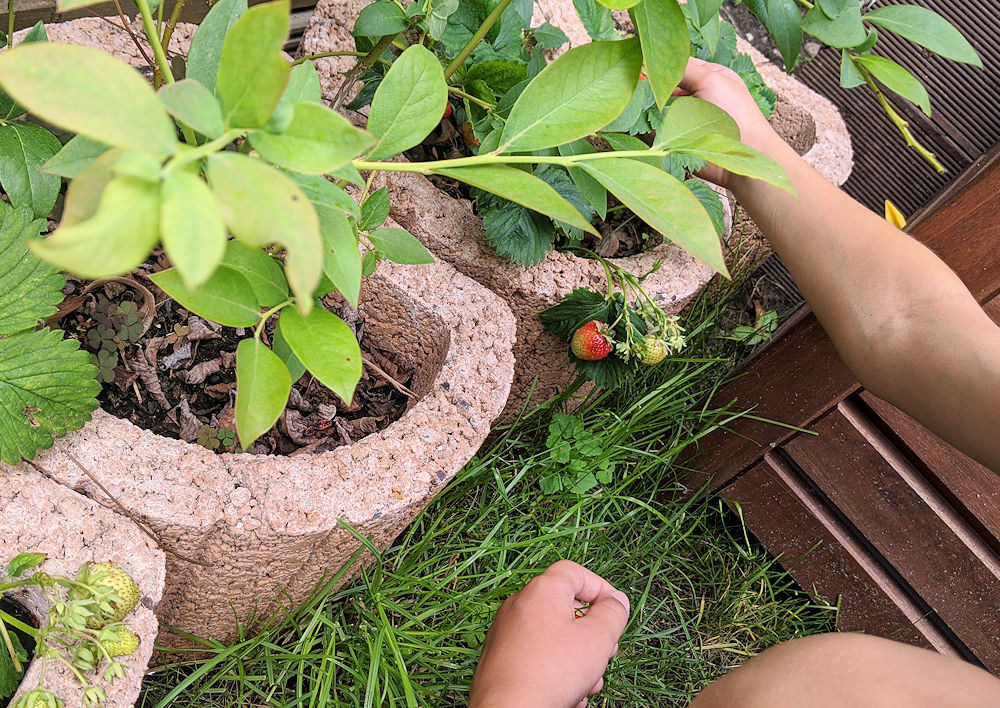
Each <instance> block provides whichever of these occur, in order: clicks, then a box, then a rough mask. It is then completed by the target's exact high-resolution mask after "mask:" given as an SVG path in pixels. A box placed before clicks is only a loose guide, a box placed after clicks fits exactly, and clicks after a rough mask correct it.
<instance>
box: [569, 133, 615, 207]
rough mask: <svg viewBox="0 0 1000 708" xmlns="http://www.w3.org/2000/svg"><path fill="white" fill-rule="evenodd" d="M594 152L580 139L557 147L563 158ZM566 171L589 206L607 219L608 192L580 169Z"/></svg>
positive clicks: (591, 146) (588, 144) (589, 145)
mask: <svg viewBox="0 0 1000 708" xmlns="http://www.w3.org/2000/svg"><path fill="white" fill-rule="evenodd" d="M595 152H597V148H595V147H594V146H593V145H591V144H590V142H589V141H587V140H584V139H582V138H581V139H580V140H574V141H573V142H571V143H566V144H565V145H560V146H559V154H560V155H564V156H565V155H584V154H591V153H595ZM566 171H567V172H568V173H569V176H570V179H572V180H573V184H575V185H576V188H577V189H579V190H580V192H581V193H582V194H583V196H584V198H585V199H586V200H587V202H588V203H589V204H590V206H592V207H594V210H595V211H596V212H597V214H598V215H599V216H600V217H601V218H602V219H605V218H607V216H608V190H606V189H605V188H604V187H603V186H602V185H601V183H600V182H598V181H597V180H596V179H594V178H593V177H591V176H590V175H589V174H587V172H586V171H585V170H584V169H583V168H582V167H567V168H566Z"/></svg>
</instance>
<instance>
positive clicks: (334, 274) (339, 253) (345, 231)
mask: <svg viewBox="0 0 1000 708" xmlns="http://www.w3.org/2000/svg"><path fill="white" fill-rule="evenodd" d="M320 229H321V231H322V233H323V249H324V254H323V273H324V274H325V275H326V277H327V278H329V279H330V282H331V283H333V284H334V286H336V288H337V290H339V291H340V293H341V294H342V295H343V296H344V298H345V299H346V300H347V302H349V303H350V304H351V307H357V306H358V298H359V297H360V296H361V251H360V250H358V237H357V235H356V234H355V232H354V227H353V226H351V222H350V221H348V220H347V217H346V216H344V212H342V211H340V210H338V209H327V210H324V211H323V212H321V213H320Z"/></svg>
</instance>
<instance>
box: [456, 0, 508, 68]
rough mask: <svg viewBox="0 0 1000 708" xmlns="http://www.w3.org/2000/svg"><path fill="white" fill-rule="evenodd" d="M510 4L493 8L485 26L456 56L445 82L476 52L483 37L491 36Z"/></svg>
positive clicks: (505, 1) (502, 1) (478, 30)
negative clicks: (491, 31)
mask: <svg viewBox="0 0 1000 708" xmlns="http://www.w3.org/2000/svg"><path fill="white" fill-rule="evenodd" d="M510 3H511V0H500V2H499V3H497V6H496V7H494V8H493V11H492V12H491V13H490V14H489V15H487V16H486V19H485V20H483V24H481V25H479V29H477V30H476V33H475V34H474V35H472V37H471V38H470V39H469V41H468V42H466V43H465V46H464V47H462V51H460V52H459V53H458V54H457V55H455V58H454V59H452V60H451V64H449V65H448V68H447V69H445V70H444V80H445V81H447V80H448V79H450V78H451V75H452V74H454V73H455V72H456V71H458V69H459V67H461V66H462V64H464V63H465V60H466V59H468V58H469V56H470V55H471V54H472V52H474V51H475V50H476V47H478V46H479V43H480V42H482V41H483V37H485V36H486V35H487V34H489V31H490V30H491V29H493V25H495V24H496V22H497V20H499V19H500V15H502V14H503V11H504V10H506V9H507V6H508V5H510Z"/></svg>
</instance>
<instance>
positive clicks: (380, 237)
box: [368, 228, 434, 265]
mask: <svg viewBox="0 0 1000 708" xmlns="http://www.w3.org/2000/svg"><path fill="white" fill-rule="evenodd" d="M368 240H369V241H371V242H372V245H374V246H375V248H377V249H378V250H379V252H380V253H381V254H382V256H383V257H384V258H386V259H387V260H390V261H392V262H393V263H401V264H404V265H424V264H427V263H434V256H432V255H431V252H430V251H428V250H427V248H426V247H425V246H424V244H422V243H420V241H419V239H417V237H416V236H414V235H413V234H411V233H410V232H409V231H407V230H405V229H396V228H384V229H376V230H375V231H372V232H371V233H370V234H368Z"/></svg>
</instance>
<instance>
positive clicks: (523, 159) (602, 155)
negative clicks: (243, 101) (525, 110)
mask: <svg viewBox="0 0 1000 708" xmlns="http://www.w3.org/2000/svg"><path fill="white" fill-rule="evenodd" d="M669 153H670V151H669V150H666V149H659V150H657V149H653V148H650V149H649V150H621V151H617V152H616V151H609V152H591V153H582V154H580V155H498V154H496V153H492V152H489V153H486V154H482V155H475V156H473V157H459V158H455V159H452V160H437V161H433V162H367V161H365V160H355V161H354V166H355V167H356V168H357V169H358V170H362V171H363V170H382V171H384V172H419V173H420V174H425V175H429V174H432V173H434V172H435V171H436V170H443V169H449V168H455V167H475V166H481V165H534V164H543V163H544V164H548V165H561V166H563V167H573V166H575V165H577V164H579V163H581V162H589V161H591V160H607V159H613V158H622V159H625V158H631V157H663V156H665V155H668V154H669Z"/></svg>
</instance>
